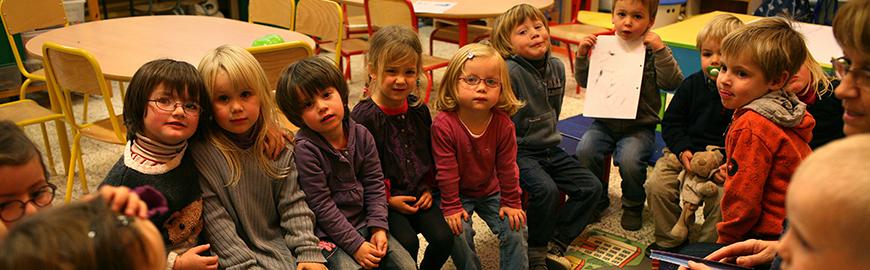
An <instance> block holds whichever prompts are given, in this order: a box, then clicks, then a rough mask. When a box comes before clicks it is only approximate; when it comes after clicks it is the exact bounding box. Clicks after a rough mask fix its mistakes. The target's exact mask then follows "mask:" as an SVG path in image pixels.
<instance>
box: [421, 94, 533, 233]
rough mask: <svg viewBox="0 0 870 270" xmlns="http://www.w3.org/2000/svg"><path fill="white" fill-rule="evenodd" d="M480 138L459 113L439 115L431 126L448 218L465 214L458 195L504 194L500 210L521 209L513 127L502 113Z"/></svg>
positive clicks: (497, 112)
mask: <svg viewBox="0 0 870 270" xmlns="http://www.w3.org/2000/svg"><path fill="white" fill-rule="evenodd" d="M493 112H494V114H493V117H492V120H491V121H490V122H489V126H487V128H486V131H485V132H484V133H483V134H482V135H481V136H480V137H478V138H475V137H473V136H472V135H471V133H469V132H468V129H466V128H465V125H463V124H462V122H461V121H460V120H459V115H458V114H457V113H456V112H439V113H438V115H437V116H435V120H434V121H433V122H432V152H433V155H434V156H435V166H436V168H437V175H436V176H435V181H436V183H437V184H438V188H439V189H440V191H441V210H442V211H443V212H444V215H445V216H448V215H452V214H456V213H458V212H460V211H461V210H462V202H461V201H460V200H459V194H462V196H465V197H473V198H481V197H485V196H490V195H493V194H496V193H499V192H501V206H508V207H512V208H520V207H521V206H520V187H519V169H518V168H517V138H516V131H515V130H514V124H513V122H511V119H510V117H508V115H507V114H505V113H504V112H502V111H499V110H495V109H494V110H493Z"/></svg>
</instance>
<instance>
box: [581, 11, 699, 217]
mask: <svg viewBox="0 0 870 270" xmlns="http://www.w3.org/2000/svg"><path fill="white" fill-rule="evenodd" d="M658 3H659V1H658V0H616V1H613V7H612V9H611V10H613V13H612V14H611V16H612V19H611V21H612V22H613V25H614V28H613V31H612V32H606V33H603V34H600V35H599V36H613V35H616V36H617V37H618V38H619V39H620V40H619V41H620V42H635V41H639V40H642V41H643V43H644V45H645V46H646V51H645V56H644V67H643V77H642V78H640V79H641V86H640V100H639V102H638V104H637V115H636V117H635V118H634V119H604V118H596V119H595V121H594V122H593V123H592V126H590V127H589V129H588V130H587V131H586V133H585V134H583V138H582V139H581V140H580V143H579V144H578V145H577V158H578V159H579V160H580V163H581V164H582V165H583V166H584V167H587V168H589V169H590V170H592V172H593V173H595V174H596V175H597V176H598V177H599V179H600V178H602V177H603V172H604V170H605V166H604V164H603V163H604V156H606V155H608V154H611V153H614V158H615V162H616V164H617V165H618V166H619V174H620V176H622V179H623V181H622V192H623V199H622V208H623V213H622V222H621V225H622V228H623V229H626V230H630V231H636V230H639V229H640V228H641V227H642V225H643V218H642V215H641V214H642V213H643V203H644V201H645V200H646V194H645V192H644V188H643V184H644V182H645V181H646V167H647V160H649V158H650V156H651V155H652V152H653V149H654V147H655V127H656V124H658V123H659V116H658V111H659V108H660V106H661V99H660V97H659V91H658V89H666V90H674V89H676V88H677V86H679V84H680V82H682V80H683V73H682V72H681V71H680V67H679V66H678V65H677V61H676V60H674V57H673V54H672V53H671V50H670V49H669V48H668V47H667V46H665V44H664V43H663V42H662V40H661V38H660V37H659V35H657V34H655V33H653V32H650V31H649V29H650V28H651V27H652V25H653V23H654V22H655V16H656V11H657V10H658ZM597 40H598V36H596V35H590V36H587V37H586V38H584V39H583V40H582V41H581V42H580V48H579V49H578V50H577V61H576V67H575V68H574V70H575V73H574V78H575V79H576V80H577V83H578V84H580V85H581V86H583V87H586V83H587V77H588V74H589V53H590V52H591V49H592V47H594V46H595V44H596V42H597ZM614 148H615V149H614ZM614 150H615V152H614ZM607 167H608V168H607V169H609V166H607ZM602 182H603V187H604V192H607V190H608V187H607V186H608V179H602ZM605 194H606V193H605ZM601 198H602V200H600V201H599V204H598V209H597V210H598V211H604V210H605V209H607V207H609V206H610V198H609V197H608V196H606V195H605V196H601Z"/></svg>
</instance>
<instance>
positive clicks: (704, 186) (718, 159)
mask: <svg viewBox="0 0 870 270" xmlns="http://www.w3.org/2000/svg"><path fill="white" fill-rule="evenodd" d="M689 163H690V164H691V166H692V170H691V171H689V170H686V169H683V171H682V172H680V174H679V175H678V176H677V179H678V180H680V183H682V186H683V188H682V190H681V191H680V197H682V198H683V212H682V213H680V218H679V219H678V220H677V224H674V227H673V228H671V235H672V236H674V237H677V238H681V239H686V237H687V236H688V234H689V224H692V223H695V211H696V210H698V206H700V205H701V203H703V202H704V199H707V198H710V197H716V196H718V195H719V187H720V186H721V185H722V184H723V183H720V182H719V181H718V180H717V179H716V177H714V176H713V175H714V174H715V173H716V171H717V170H718V169H719V166H721V165H722V164H723V163H724V160H723V155H722V152H721V151H720V147H716V146H707V151H704V152H697V153H695V154H694V155H693V156H692V160H691V161H690V162H689Z"/></svg>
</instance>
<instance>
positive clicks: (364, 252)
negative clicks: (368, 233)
mask: <svg viewBox="0 0 870 270" xmlns="http://www.w3.org/2000/svg"><path fill="white" fill-rule="evenodd" d="M377 249H378V248H377V247H375V245H373V244H372V243H370V242H363V244H362V245H360V246H359V248H357V249H356V252H354V253H353V259H354V260H356V263H358V264H359V265H361V266H362V267H364V268H366V269H372V268H375V267H378V264H379V263H381V257H378V256H375V254H376V253H377Z"/></svg>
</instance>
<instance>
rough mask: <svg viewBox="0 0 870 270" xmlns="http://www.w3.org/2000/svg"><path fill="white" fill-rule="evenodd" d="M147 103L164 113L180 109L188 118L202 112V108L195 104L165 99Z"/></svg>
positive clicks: (152, 100) (151, 100)
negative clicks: (152, 104)
mask: <svg viewBox="0 0 870 270" xmlns="http://www.w3.org/2000/svg"><path fill="white" fill-rule="evenodd" d="M148 101H150V102H152V103H154V106H155V107H157V108H158V109H160V110H161V111H164V112H173V111H175V108H178V107H179V106H180V107H181V109H182V110H184V113H185V114H187V115H190V116H197V115H199V112H200V111H201V110H202V107H200V106H199V104H197V103H196V102H184V103H182V102H178V101H175V100H172V99H169V98H167V97H162V98H158V99H149V100H148Z"/></svg>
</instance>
